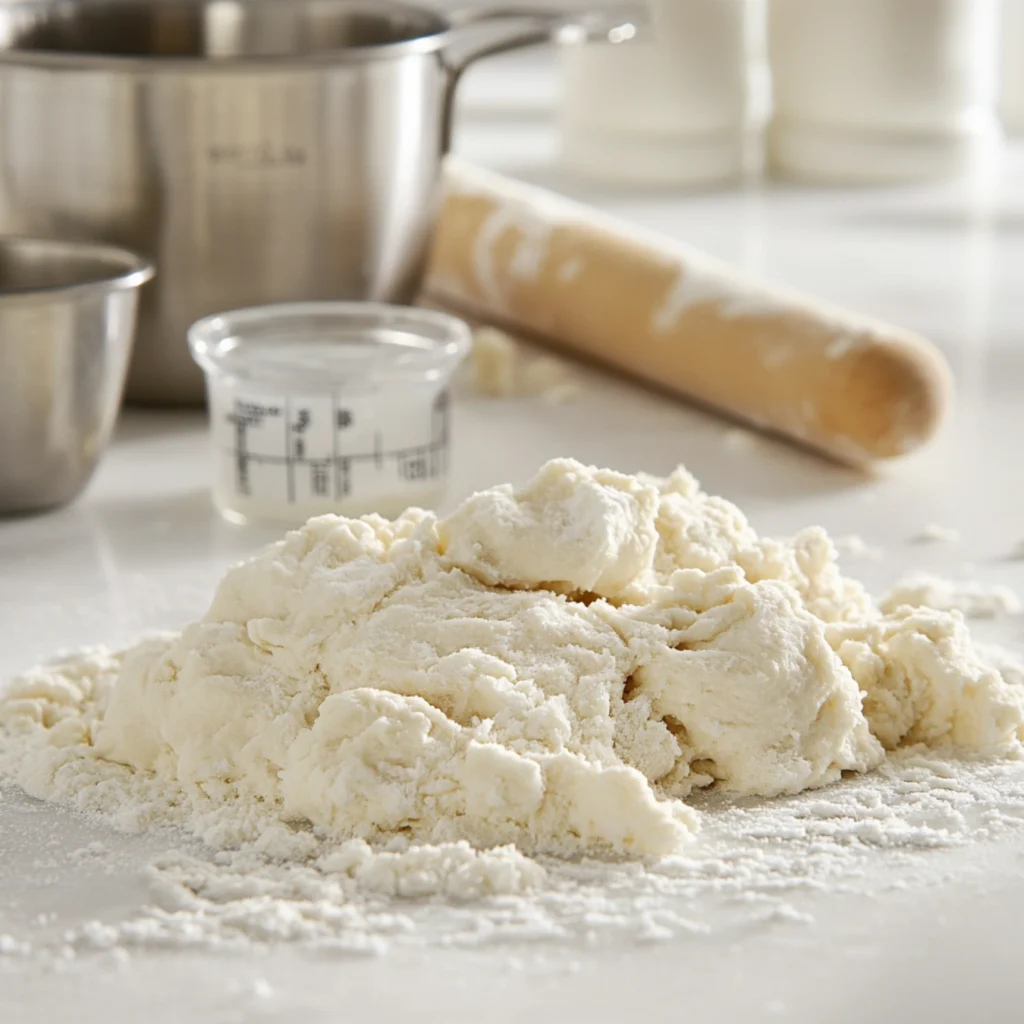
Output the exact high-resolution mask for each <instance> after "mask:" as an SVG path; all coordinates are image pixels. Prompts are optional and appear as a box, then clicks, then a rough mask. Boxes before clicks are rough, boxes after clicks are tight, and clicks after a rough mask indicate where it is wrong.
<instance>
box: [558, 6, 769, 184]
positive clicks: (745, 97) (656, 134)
mask: <svg viewBox="0 0 1024 1024" xmlns="http://www.w3.org/2000/svg"><path fill="white" fill-rule="evenodd" d="M650 8H651V23H650V25H648V26H646V27H645V28H644V29H643V30H642V31H641V33H640V35H639V36H638V37H637V38H636V39H635V40H632V41H631V42H628V43H625V44H623V45H619V46H613V45H607V44H602V43H593V44H587V45H583V46H568V47H566V48H565V49H564V51H563V53H564V57H563V59H564V62H565V94H564V100H563V106H562V154H563V162H564V165H565V166H566V168H567V169H568V170H569V171H570V172H572V173H574V174H578V175H581V176H583V177H587V178H591V179H594V180H599V181H608V182H629V183H639V184H656V185H674V184H675V185H678V184H683V185H687V184H693V185H695V184H703V183H708V182H714V181H720V180H728V179H731V178H735V177H736V176H737V175H739V174H740V172H741V171H742V169H743V166H744V157H745V143H746V141H747V136H748V122H749V113H750V91H751V71H752V65H753V51H754V49H755V48H756V44H757V40H758V39H759V38H760V37H759V36H758V28H762V35H763V27H762V26H763V22H759V21H758V18H757V15H758V12H762V13H761V16H762V19H763V5H762V3H761V0H651V2H650Z"/></svg>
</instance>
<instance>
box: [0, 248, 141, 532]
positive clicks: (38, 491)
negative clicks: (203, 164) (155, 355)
mask: <svg viewBox="0 0 1024 1024" xmlns="http://www.w3.org/2000/svg"><path fill="white" fill-rule="evenodd" d="M152 276H153V267H152V265H151V264H150V263H148V262H147V261H146V260H144V259H142V258H141V257H139V256H136V255H135V254H134V253H131V252H127V251H125V250H124V249H116V248H114V247H112V246H106V245H93V244H89V243H85V242H64V241H53V240H43V239H34V238H4V239H0V514H2V515H10V514H16V513H25V512H35V511H40V510H42V509H45V508H52V507H53V506H56V505H62V504H64V503H65V502H68V501H70V500H71V499H72V498H74V497H76V496H77V495H78V494H79V493H81V491H82V490H83V489H84V487H85V485H86V484H87V483H88V482H89V478H90V477H91V476H92V472H93V470H94V469H95V468H96V464H97V462H98V461H99V457H100V455H101V454H102V453H103V450H104V448H105V447H106V444H107V441H108V440H109V439H110V432H111V430H112V428H113V426H114V421H115V420H116V419H117V410H118V407H119V406H120V404H121V392H122V390H123V388H124V379H125V372H126V370H127V368H128V358H129V356H130V354H131V349H132V338H133V334H134V330H135V317H136V308H137V305H138V296H139V287H140V286H141V285H142V284H144V283H145V282H146V281H148V280H149V279H150V278H151V277H152Z"/></svg>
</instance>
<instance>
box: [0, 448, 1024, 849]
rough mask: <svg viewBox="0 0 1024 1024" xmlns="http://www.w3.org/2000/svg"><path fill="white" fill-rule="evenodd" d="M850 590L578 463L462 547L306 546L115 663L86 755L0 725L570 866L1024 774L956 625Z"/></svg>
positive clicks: (665, 485)
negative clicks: (733, 817)
mask: <svg viewBox="0 0 1024 1024" xmlns="http://www.w3.org/2000/svg"><path fill="white" fill-rule="evenodd" d="M835 562H836V555H835V550H834V548H833V546H832V544H831V542H830V541H829V539H828V537H827V536H826V535H825V534H824V532H822V531H820V530H807V531H805V532H803V533H801V534H800V535H799V536H797V537H796V538H794V539H792V540H788V541H773V540H761V539H759V538H758V537H757V535H756V534H755V533H754V531H753V530H752V529H751V527H750V526H749V524H748V523H747V521H746V519H745V518H744V516H743V514H742V513H741V512H740V511H739V510H738V509H737V508H736V507H735V506H733V505H731V504H730V503H728V502H726V501H724V500H722V499H720V498H715V497H710V496H708V495H706V494H704V493H702V492H701V491H700V489H699V487H698V485H697V483H696V482H695V481H694V480H693V478H692V477H691V476H689V475H688V474H687V473H686V472H685V471H684V470H679V471H677V472H676V473H675V474H674V475H673V476H672V477H671V478H669V479H667V480H658V479H654V478H649V477H631V476H624V475H622V474H619V473H614V472H610V471H607V470H597V469H593V468H588V467H586V466H583V465H580V464H579V463H577V462H573V461H570V460H558V461H555V462H551V463H549V464H548V465H546V466H544V467H543V468H542V469H541V471H540V473H539V474H538V476H537V477H536V478H535V479H534V480H533V481H532V482H531V483H529V484H528V485H527V486H526V487H525V488H523V489H522V490H514V489H513V488H511V487H508V486H505V487H497V488H494V489H493V490H489V491H484V492H483V493H480V494H477V495H474V496H473V497H471V498H469V499H468V500H467V501H466V502H465V503H464V504H463V505H462V506H461V507H460V508H459V509H458V510H457V511H456V512H455V513H454V514H453V515H452V516H450V517H449V518H448V519H445V520H441V521H439V520H437V519H436V518H435V517H434V516H433V515H431V514H429V513H426V512H423V511H421V510H410V511H408V512H406V513H405V514H404V515H402V516H401V517H399V518H398V519H397V520H395V521H393V522H389V521H387V520H384V519H381V518H379V517H377V516H367V517H364V518H362V519H358V520H349V519H342V518H338V517H334V516H325V517H322V518H318V519H313V520H311V521H310V522H309V523H307V524H306V526H304V527H303V528H302V529H300V530H297V531H295V532H293V533H290V534H288V535H287V536H286V537H285V538H284V539H283V540H282V541H280V542H279V543H277V544H274V545H273V546H272V547H270V548H268V549H267V550H265V551H264V552H262V553H261V554H259V555H258V556H257V557H255V558H253V559H252V560H251V561H249V562H247V563H245V564H243V565H240V566H238V567H237V568H235V569H233V570H232V571H230V572H229V573H228V574H227V576H226V577H225V578H224V580H223V581H222V583H221V584H220V586H219V588H218V590H217V592H216V594H215V596H214V598H213V602H212V604H211V606H210V609H209V611H208V612H207V614H206V615H205V616H204V617H203V618H202V619H201V620H200V621H198V622H196V623H194V624H192V625H190V626H188V627H187V628H186V629H184V630H183V631H182V632H181V633H180V634H175V635H171V636H167V637H163V638H158V639H153V640H147V641H145V642H144V643H141V644H139V645H138V646H136V647H135V648H133V649H131V650H129V651H127V652H125V653H124V654H123V655H121V656H120V659H119V666H118V674H117V676H116V680H115V681H114V683H113V685H112V686H111V687H110V690H109V694H107V696H106V697H105V698H104V699H103V701H102V706H100V707H99V709H98V711H97V712H96V718H95V721H94V722H93V723H91V724H90V726H89V728H88V729H79V730H77V731H76V729H75V726H74V724H73V719H74V709H73V708H72V709H69V708H67V707H64V708H62V709H61V710H60V713H56V712H53V711H52V710H51V711H47V709H46V707H45V706H43V705H45V702H46V701H47V700H52V699H54V698H53V697H52V694H50V695H48V693H47V692H46V687H45V686H43V685H41V684H40V685H38V686H36V688H35V690H33V687H32V685H28V684H25V685H22V686H21V687H20V688H19V687H15V691H16V692H14V693H13V695H12V696H11V697H9V698H8V702H9V707H8V708H7V715H6V717H7V718H8V719H10V718H11V717H12V715H16V714H21V715H23V716H24V717H26V718H28V719H30V720H31V721H32V722H33V723H36V726H37V727H39V728H51V727H52V728H54V729H59V730H61V737H62V738H61V740H60V742H61V743H64V744H67V743H71V742H77V743H84V744H91V745H92V747H94V749H95V752H96V754H97V755H98V756H100V757H101V758H104V759H107V760H109V761H114V762H118V763H121V764H124V765H127V766H130V768H131V769H133V770H135V771H137V772H141V773H151V774H152V777H155V778H157V779H163V780H166V782H167V783H168V784H171V783H173V784H174V785H175V786H183V787H186V788H187V787H201V789H202V790H203V792H204V793H205V794H214V795H215V796H216V798H217V799H218V800H225V801H235V802H238V803H240V804H253V805H256V804H258V805H259V806H260V807H261V808H264V809H267V808H269V809H271V810H272V811H273V813H274V814H275V816H276V817H277V818H279V819H280V820H281V821H282V822H289V823H294V824H296V825H301V826H306V827H308V826H309V825H310V824H311V825H312V826H313V827H314V828H315V829H316V830H317V831H318V832H319V833H320V834H323V835H329V836H333V837H337V838H339V839H364V840H367V841H371V842H372V841H377V840H387V839H390V838H393V837H396V836H398V837H403V838H405V839H407V840H413V841H419V842H425V843H442V842H458V841H468V842H469V843H471V844H472V845H473V846H476V847H492V846H500V845H504V844H510V843H511V844H515V845H516V846H517V847H518V848H519V849H520V850H522V851H523V852H527V853H552V854H557V855H572V854H577V853H581V852H597V853H602V852H604V853H608V852H611V853H616V854H628V855H664V854H669V853H671V852H673V851H676V850H678V849H679V848H680V847H682V846H683V845H684V844H685V843H686V841H687V839H688V838H689V837H690V836H691V835H692V833H693V832H694V831H695V830H696V828H697V824H698V818H697V815H696V813H695V812H694V811H693V810H692V809H691V808H689V807H688V806H687V805H686V803H685V800H686V798H687V796H688V795H689V794H690V793H691V792H692V791H693V790H694V789H695V788H697V787H703V786H708V785H711V784H712V783H714V784H717V785H718V786H719V787H721V788H723V789H727V790H730V791H732V792H734V793H737V794H745V795H760V796H773V795H778V794H783V793H795V792H798V791H800V790H804V789H807V788H809V787H814V786H822V785H825V784H827V783H830V782H833V781H835V780H837V779H838V778H839V777H840V775H841V773H842V772H844V771H858V772H863V771H868V770H870V769H872V768H873V767H875V766H877V765H878V764H879V763H880V762H881V761H882V760H883V758H884V757H885V751H886V749H893V748H895V747H897V746H899V745H901V744H910V743H924V744H928V745H930V746H933V747H950V748H952V747H961V748H963V749H966V750H970V751H983V752H986V753H999V754H1009V753H1016V752H1017V751H1018V750H1019V744H1020V738H1021V734H1022V722H1024V715H1022V702H1021V699H1020V698H1019V696H1018V691H1017V689H1016V688H1015V687H1012V686H1010V685H1009V684H1008V683H1007V682H1006V681H1004V679H1003V678H1002V676H1000V674H999V673H998V672H997V671H995V670H993V669H987V668H985V667H984V666H983V665H982V663H981V661H980V660H979V658H978V657H977V655H976V654H975V652H974V650H973V648H972V646H971V641H970V637H969V635H968V634H967V632H966V628H965V626H964V624H963V620H962V618H961V617H960V616H959V614H958V613H944V612H929V611H926V610H922V609H911V608H900V609H898V610H896V611H894V612H893V613H892V614H890V615H883V614H882V612H881V611H880V610H879V609H878V608H877V606H876V605H875V604H874V603H873V602H872V601H871V600H870V598H869V597H868V596H867V595H866V593H865V592H864V590H863V588H862V587H860V585H859V584H857V583H854V582H852V581H849V580H845V579H843V578H842V576H841V575H840V574H839V571H838V569H837V568H836V564H835ZM33 702H35V703H33ZM0 717H3V716H0ZM69 720H71V724H69ZM83 734H84V735H83ZM55 742H56V740H55Z"/></svg>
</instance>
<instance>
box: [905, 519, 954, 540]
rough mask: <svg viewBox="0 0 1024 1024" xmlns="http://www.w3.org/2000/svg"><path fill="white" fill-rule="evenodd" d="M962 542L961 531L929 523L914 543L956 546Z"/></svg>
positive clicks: (915, 538)
mask: <svg viewBox="0 0 1024 1024" xmlns="http://www.w3.org/2000/svg"><path fill="white" fill-rule="evenodd" d="M959 540H960V531H959V530H954V529H953V528H952V527H949V526H939V524H938V523H929V524H928V525H927V526H926V527H924V529H923V530H921V532H920V533H919V534H917V536H916V537H914V539H913V541H914V543H915V544H956V543H958V542H959Z"/></svg>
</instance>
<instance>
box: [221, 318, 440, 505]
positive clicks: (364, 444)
mask: <svg viewBox="0 0 1024 1024" xmlns="http://www.w3.org/2000/svg"><path fill="white" fill-rule="evenodd" d="M383 334H387V337H386V338H385V337H382V336H378V335H383ZM338 341H339V339H338V338H337V337H336V336H335V337H332V338H331V339H329V340H326V341H320V342H317V341H311V340H300V339H292V340H288V341H284V342H282V341H281V340H280V339H273V338H267V339H265V340H254V339H252V338H246V340H245V342H244V345H239V346H238V347H237V349H234V348H233V347H232V345H231V342H230V340H229V341H227V342H225V343H223V344H222V347H221V366H220V368H221V375H220V376H219V377H217V378H211V379H210V419H211V429H212V435H213V444H214V448H215V460H216V472H215V486H214V499H215V501H216V503H217V505H218V507H219V508H220V509H221V511H222V512H223V513H224V514H225V515H226V516H227V517H228V518H230V519H234V520H236V521H241V522H248V521H271V522H280V523H291V524H295V523H301V522H304V521H305V520H306V519H308V518H310V517H311V516H315V515H322V514H324V513H338V514H342V515H349V516H356V515H362V514H365V513H367V512H378V513H380V514H381V515H385V516H394V515H396V514H398V513H399V512H401V511H402V510H403V509H405V508H407V507H408V506H410V505H423V506H427V507H430V506H431V505H434V504H436V503H437V501H438V500H440V497H441V495H442V493H443V490H444V485H445V483H446V479H447V475H448V458H449V416H448V379H447V375H442V376H441V377H440V378H439V379H432V375H431V374H430V373H429V372H427V368H429V367H430V366H431V365H432V364H433V362H434V361H435V360H434V359H433V357H432V354H431V352H430V349H429V343H427V342H424V341H423V339H422V338H420V337H419V336H417V335H415V334H406V333H403V332H397V331H377V332H372V333H371V334H369V335H368V334H367V332H366V331H365V330H363V331H362V332H360V334H359V336H358V337H356V338H353V339H352V340H349V339H345V343H344V344H338ZM420 362H422V363H423V366H424V372H423V373H422V374H421V373H419V372H418V369H419V363H420ZM271 382H272V383H271Z"/></svg>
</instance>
